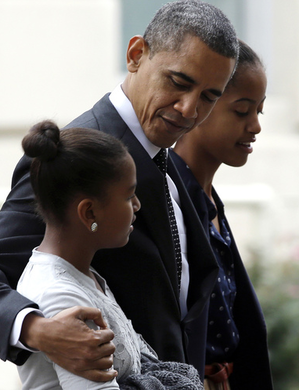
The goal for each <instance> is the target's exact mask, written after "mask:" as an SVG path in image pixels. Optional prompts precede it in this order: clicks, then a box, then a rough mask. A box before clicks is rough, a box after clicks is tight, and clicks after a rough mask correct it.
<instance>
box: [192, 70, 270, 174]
mask: <svg viewBox="0 0 299 390" xmlns="http://www.w3.org/2000/svg"><path fill="white" fill-rule="evenodd" d="M266 86H267V80H266V75H265V71H264V69H263V68H262V66H260V65H256V66H254V67H248V66H243V67H242V66H241V67H240V68H239V69H238V75H237V78H236V80H235V83H234V84H231V85H229V87H228V89H227V90H226V91H225V92H224V94H223V95H222V97H221V98H220V99H219V100H218V102H217V104H216V105H215V107H214V109H213V111H212V113H211V114H210V116H209V117H208V118H207V119H206V120H205V121H204V122H203V123H202V124H201V125H200V126H199V127H198V128H197V129H194V130H193V132H190V133H189V134H188V136H191V137H193V138H194V139H193V142H196V144H197V146H198V148H197V149H198V152H199V153H204V155H205V156H206V158H208V159H209V160H211V162H214V163H215V164H219V165H220V164H221V163H224V164H227V165H231V166H235V167H238V166H242V165H244V164H245V163H246V161H247V158H248V156H249V154H251V153H252V151H253V143H254V142H255V141H256V135H257V134H259V132H260V131H261V126H260V123H259V114H261V113H262V111H263V106H264V101H265V98H266V96H265V92H266ZM192 133H193V134H192Z"/></svg>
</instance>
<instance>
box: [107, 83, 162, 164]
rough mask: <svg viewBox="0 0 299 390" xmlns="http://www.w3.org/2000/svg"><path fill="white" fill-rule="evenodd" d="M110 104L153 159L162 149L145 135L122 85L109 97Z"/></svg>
mask: <svg viewBox="0 0 299 390" xmlns="http://www.w3.org/2000/svg"><path fill="white" fill-rule="evenodd" d="M109 99H110V102H111V103H112V105H113V106H114V107H115V109H116V111H117V112H118V113H119V115H120V117H121V118H122V120H123V121H124V122H125V123H126V125H127V126H128V127H129V129H130V130H131V131H132V133H133V134H134V135H135V137H136V138H137V139H138V141H139V142H140V143H141V145H142V146H143V147H144V149H145V150H146V151H147V152H148V154H149V155H150V157H151V158H153V157H155V155H156V154H157V153H158V152H159V150H160V148H159V147H158V146H156V145H154V144H152V143H151V142H150V140H149V139H148V138H147V137H146V135H145V134H144V131H143V129H142V127H141V125H140V123H139V120H138V118H137V115H136V113H135V111H134V108H133V106H132V103H131V102H130V100H129V99H128V98H127V96H126V95H125V93H124V91H123V90H122V87H121V84H119V85H118V86H117V87H116V88H115V89H114V90H113V91H112V92H111V94H110V96H109Z"/></svg>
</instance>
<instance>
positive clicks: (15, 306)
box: [0, 157, 44, 364]
mask: <svg viewBox="0 0 299 390" xmlns="http://www.w3.org/2000/svg"><path fill="white" fill-rule="evenodd" d="M29 168H30V159H29V158H27V157H23V158H22V159H21V160H20V161H19V163H18V165H17V166H16V169H15V171H14V174H13V180H12V190H11V192H10V194H9V195H8V197H7V199H6V202H5V203H4V205H3V207H2V209H1V211H0V313H1V314H0V328H1V338H0V358H1V359H2V360H6V359H8V360H11V361H13V362H14V363H16V364H22V363H23V362H24V361H25V360H26V358H27V357H28V352H27V351H19V350H18V351H19V352H20V353H18V351H13V350H12V348H9V338H10V332H11V328H12V325H13V322H14V319H15V317H16V315H17V314H18V312H19V311H21V310H22V309H24V308H26V307H37V305H36V304H35V303H34V302H31V301H30V300H28V299H27V298H25V297H23V296H22V295H20V294H19V293H18V292H16V291H15V288H16V285H17V282H18V279H19V277H20V275H21V273H22V272H23V269H24V268H25V265H26V264H27V262H28V259H29V257H30V255H31V252H32V249H33V248H34V247H35V246H38V245H39V244H40V242H41V240H42V237H43V234H44V224H43V223H42V222H41V220H40V219H39V218H38V217H37V215H36V213H35V208H34V195H33V191H32V187H31V184H30V177H29Z"/></svg>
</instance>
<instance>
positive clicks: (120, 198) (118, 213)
mask: <svg viewBox="0 0 299 390" xmlns="http://www.w3.org/2000/svg"><path fill="white" fill-rule="evenodd" d="M121 168H122V169H123V175H122V177H121V179H120V180H119V181H117V182H115V183H112V184H110V185H109V187H108V188H107V200H106V201H105V202H104V203H101V204H99V210H100V213H99V215H100V220H97V222H98V225H99V230H98V232H97V234H98V237H99V240H100V242H101V248H117V247H121V246H124V245H125V244H127V242H128V241H129V236H130V234H131V233H132V231H133V226H132V224H133V222H134V220H135V219H136V217H135V213H136V212H137V211H138V210H139V209H140V202H139V200H138V198H137V196H136V195H135V190H136V168H135V163H134V161H133V159H132V157H131V156H130V154H129V153H128V154H127V158H126V161H125V162H124V163H123V164H122V167H121Z"/></svg>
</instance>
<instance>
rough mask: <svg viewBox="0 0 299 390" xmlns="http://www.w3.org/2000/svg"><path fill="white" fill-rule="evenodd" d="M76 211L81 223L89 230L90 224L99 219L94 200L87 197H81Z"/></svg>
mask: <svg viewBox="0 0 299 390" xmlns="http://www.w3.org/2000/svg"><path fill="white" fill-rule="evenodd" d="M77 213H78V217H79V219H80V221H81V222H82V223H83V225H85V226H86V228H87V229H88V230H89V231H91V225H92V224H93V223H94V222H97V220H98V219H99V218H97V217H98V216H97V214H98V212H97V208H96V205H95V201H94V200H92V199H89V198H85V199H82V200H81V201H80V203H79V204H78V206H77ZM98 222H99V221H98Z"/></svg>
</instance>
